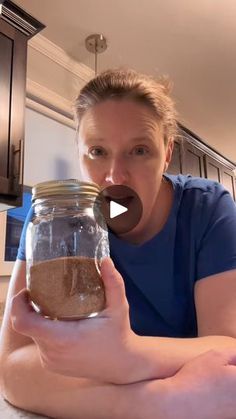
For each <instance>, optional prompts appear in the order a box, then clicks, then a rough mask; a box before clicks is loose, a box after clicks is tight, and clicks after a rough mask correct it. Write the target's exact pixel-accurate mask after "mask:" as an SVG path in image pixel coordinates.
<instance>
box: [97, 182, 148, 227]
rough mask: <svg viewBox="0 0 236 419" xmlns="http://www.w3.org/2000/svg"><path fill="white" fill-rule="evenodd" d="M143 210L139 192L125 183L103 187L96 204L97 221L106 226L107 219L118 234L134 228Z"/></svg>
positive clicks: (108, 223) (109, 225) (108, 224)
mask: <svg viewBox="0 0 236 419" xmlns="http://www.w3.org/2000/svg"><path fill="white" fill-rule="evenodd" d="M142 211H143V208H142V202H141V199H140V198H139V196H138V194H137V193H136V192H135V191H134V190H133V189H131V188H129V187H128V186H124V185H112V186H108V187H107V188H105V189H103V190H102V191H101V192H100V194H99V195H98V197H97V199H96V202H95V205H94V214H95V218H96V221H97V222H98V223H99V224H100V225H101V226H104V222H103V220H104V219H105V222H106V224H107V226H108V227H109V228H110V229H111V230H112V231H113V232H114V233H116V234H122V233H127V232H128V231H131V230H133V228H134V227H136V225H137V224H138V223H139V221H140V219H141V217H142ZM101 214H102V217H101Z"/></svg>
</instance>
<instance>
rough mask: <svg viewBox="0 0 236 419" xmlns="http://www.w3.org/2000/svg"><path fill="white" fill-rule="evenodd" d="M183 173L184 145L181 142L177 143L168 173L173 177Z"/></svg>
mask: <svg viewBox="0 0 236 419" xmlns="http://www.w3.org/2000/svg"><path fill="white" fill-rule="evenodd" d="M182 171H183V169H182V143H181V142H179V141H175V142H174V148H173V153H172V158H171V162H170V164H169V167H168V169H167V172H168V173H170V174H172V175H178V174H179V173H182Z"/></svg>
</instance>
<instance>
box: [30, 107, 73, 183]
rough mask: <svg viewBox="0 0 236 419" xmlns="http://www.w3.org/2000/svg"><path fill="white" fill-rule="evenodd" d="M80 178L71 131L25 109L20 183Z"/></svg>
mask: <svg viewBox="0 0 236 419" xmlns="http://www.w3.org/2000/svg"><path fill="white" fill-rule="evenodd" d="M70 178H77V179H79V178H80V170H79V166H78V159H77V151H76V145H75V131H74V130H73V129H72V128H69V127H67V126H65V125H62V124H61V123H59V122H57V121H54V120H53V119H50V118H48V117H47V116H44V115H41V114H39V113H37V112H35V111H33V110H31V109H26V121H25V166H24V184H25V185H29V186H33V185H34V184H36V183H38V182H43V181H46V180H54V179H70Z"/></svg>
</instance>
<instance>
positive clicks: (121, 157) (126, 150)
mask: <svg viewBox="0 0 236 419" xmlns="http://www.w3.org/2000/svg"><path fill="white" fill-rule="evenodd" d="M172 147H173V144H172V142H169V143H168V145H166V146H165V145H164V139H163V132H162V127H161V126H160V124H159V123H158V121H157V120H156V118H155V116H154V114H153V113H152V111H151V110H150V109H149V108H148V107H147V106H145V105H143V104H139V103H136V102H134V101H131V100H125V99H123V100H106V101H104V102H102V103H100V104H98V105H95V106H94V107H93V108H91V109H89V110H88V111H86V113H85V114H84V115H83V117H82V120H81V123H80V127H79V135H78V149H79V162H80V169H81V173H82V178H83V180H85V181H92V182H95V183H97V184H98V185H99V186H100V187H101V188H102V189H104V188H106V187H107V186H111V185H125V186H128V187H130V188H132V189H133V190H134V191H135V192H136V193H137V194H138V195H139V198H140V199H141V201H142V205H143V216H142V219H141V221H140V223H139V224H141V225H142V226H145V223H146V222H147V221H148V219H149V218H150V216H151V214H152V211H153V210H154V207H155V205H156V203H157V200H158V193H159V190H160V185H161V180H162V174H163V172H164V171H165V170H166V169H167V166H168V163H169V161H170V158H171V153H172Z"/></svg>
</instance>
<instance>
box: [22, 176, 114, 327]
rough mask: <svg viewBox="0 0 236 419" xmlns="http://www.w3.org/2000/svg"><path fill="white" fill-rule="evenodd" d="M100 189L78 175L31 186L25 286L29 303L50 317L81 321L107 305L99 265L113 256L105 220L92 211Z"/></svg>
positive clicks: (97, 200) (94, 314)
mask: <svg viewBox="0 0 236 419" xmlns="http://www.w3.org/2000/svg"><path fill="white" fill-rule="evenodd" d="M99 191H100V190H99V187H98V185H96V184H94V183H87V182H80V181H78V180H74V179H69V180H60V181H50V182H43V183H39V184H37V185H36V186H35V187H34V188H33V196H32V205H33V208H34V216H33V218H32V220H31V222H30V223H29V225H28V228H27V232H26V262H27V287H28V289H29V293H30V298H31V304H32V305H33V307H34V308H35V309H36V310H37V311H38V312H40V313H41V314H42V315H44V316H46V317H49V318H52V319H80V318H85V317H93V316H96V315H97V314H98V313H99V312H100V311H102V310H103V309H104V308H105V290H104V286H103V282H102V278H101V274H100V263H101V259H102V258H103V257H105V256H109V242H108V231H107V227H106V223H105V220H104V218H103V217H102V214H101V212H99V211H98V209H97V211H94V208H95V207H96V205H97V203H98V202H99V199H98V194H99ZM96 198H97V199H96ZM97 208H99V205H97ZM94 213H96V214H98V213H99V217H97V216H96V218H95V215H94ZM98 219H99V222H97V220H98Z"/></svg>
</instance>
